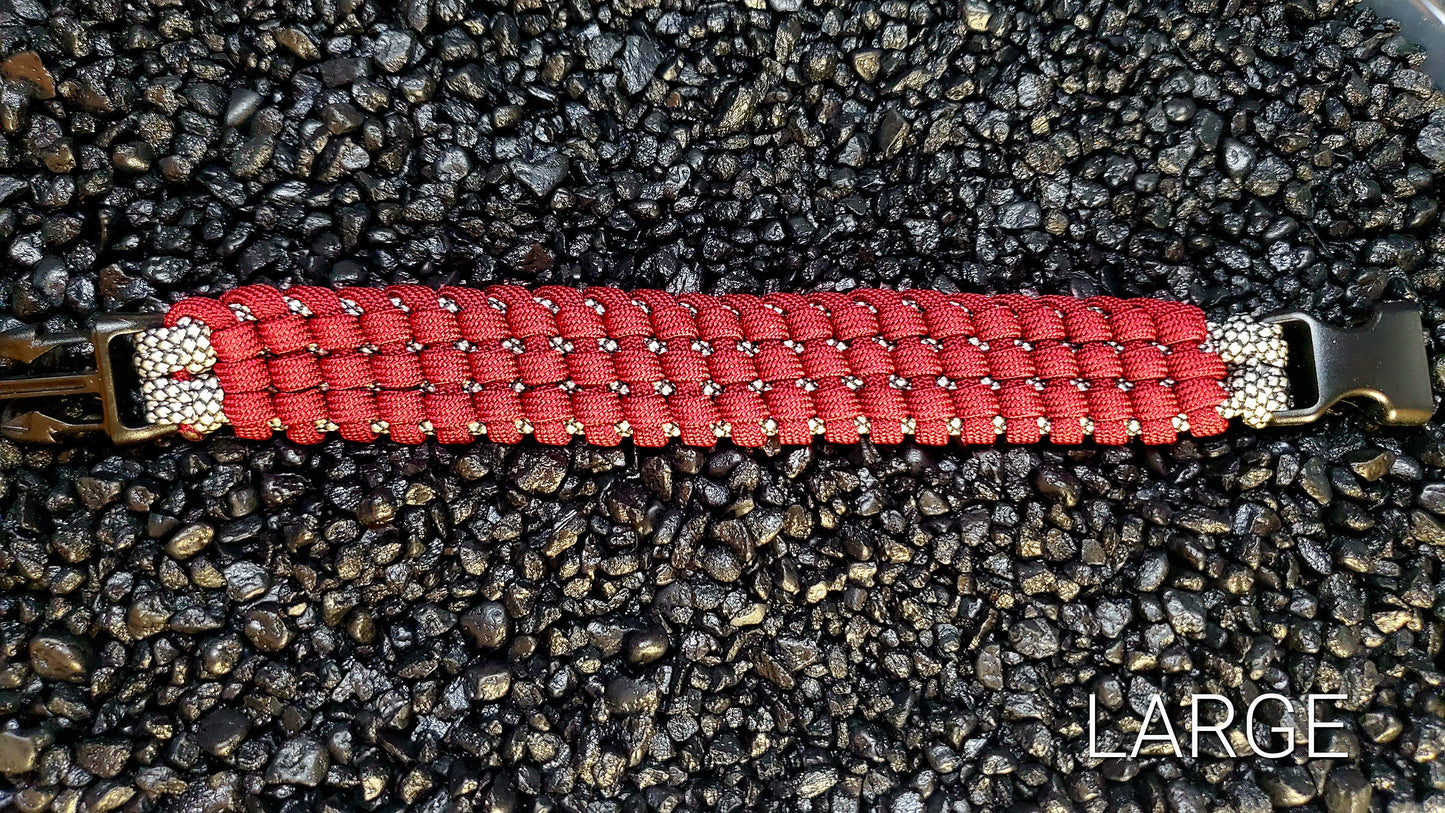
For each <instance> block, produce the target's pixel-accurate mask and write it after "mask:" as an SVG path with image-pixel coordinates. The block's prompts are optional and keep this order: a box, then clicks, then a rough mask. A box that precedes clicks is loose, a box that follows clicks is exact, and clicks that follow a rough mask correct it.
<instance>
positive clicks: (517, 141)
mask: <svg viewBox="0 0 1445 813" xmlns="http://www.w3.org/2000/svg"><path fill="white" fill-rule="evenodd" d="M0 53H3V54H5V55H6V56H5V57H4V60H3V62H0V75H3V80H4V85H3V87H0V252H3V257H4V265H3V267H0V328H4V327H7V326H9V324H10V319H11V318H12V317H15V318H19V319H23V320H26V321H30V322H36V323H41V324H44V325H45V326H47V327H49V328H51V329H67V328H71V327H74V326H76V325H78V324H80V323H81V322H83V321H84V320H86V319H88V318H90V317H92V316H93V315H95V314H96V313H98V312H102V311H127V310H159V309H161V308H163V307H164V306H165V305H166V304H168V303H170V302H172V301H174V300H176V299H177V298H179V297H181V296H183V295H185V294H188V293H198V292H209V291H219V290H223V289H226V288H230V287H233V286H235V285H238V284H243V283H247V282H268V283H311V284H322V285H326V284H332V285H341V284H365V285H376V284H383V283H387V282H394V281H395V282H402V281H405V282H422V283H427V284H440V283H447V282H451V283H464V284H474V285H483V284H487V283H492V282H500V281H510V282H519V283H525V284H547V283H563V284H579V283H607V284H615V285H622V286H653V287H662V288H667V289H669V290H673V291H682V290H693V289H703V290H707V291H711V292H728V291H753V292H761V291H769V290H780V289H800V288H823V289H836V290H846V289H850V288H854V287H857V286H862V285H887V286H931V287H937V288H940V289H944V290H970V291H995V292H1004V291H1035V292H1040V293H1074V294H1096V293H1103V294H1114V295H1121V296H1124V295H1150V296H1164V297H1169V298H1175V299H1186V300H1189V301H1192V302H1195V303H1198V304H1200V305H1201V306H1203V307H1205V308H1206V309H1207V310H1209V311H1210V312H1211V313H1212V314H1215V315H1223V314H1226V313H1231V312H1243V313H1259V312H1264V311H1267V310H1271V309H1274V308H1279V307H1294V308H1305V309H1308V310H1310V311H1312V312H1314V313H1316V314H1317V315H1319V316H1321V317H1323V318H1326V319H1330V320H1334V321H1337V322H1343V321H1347V320H1350V319H1354V318H1359V317H1361V316H1362V315H1363V314H1365V313H1366V312H1367V311H1368V310H1369V308H1370V307H1371V306H1372V305H1373V304H1374V303H1376V302H1378V301H1381V300H1383V299H1395V298H1402V297H1403V298H1413V299H1418V300H1420V301H1421V302H1422V303H1423V304H1424V305H1425V315H1426V322H1427V325H1428V326H1429V331H1430V338H1431V341H1432V344H1438V343H1439V341H1440V340H1441V339H1442V338H1445V332H1442V328H1441V314H1442V311H1441V300H1440V291H1441V286H1442V284H1445V254H1442V249H1445V232H1442V229H1441V227H1440V224H1439V198H1440V190H1439V186H1438V184H1439V180H1438V179H1439V178H1440V177H1442V176H1441V175H1440V171H1441V170H1442V168H1445V113H1442V112H1441V98H1440V95H1439V93H1438V92H1437V91H1436V90H1435V89H1433V88H1431V87H1430V86H1429V84H1428V82H1426V81H1425V80H1424V78H1423V75H1422V74H1420V73H1419V72H1418V71H1417V70H1416V68H1417V67H1418V65H1419V63H1420V58H1421V53H1420V51H1418V49H1415V48H1413V47H1412V46H1410V45H1409V44H1408V43H1407V42H1406V41H1404V40H1403V39H1401V38H1400V37H1398V36H1396V28H1395V27H1394V26H1393V25H1392V24H1390V23H1387V22H1382V21H1380V20H1378V19H1376V18H1374V17H1373V16H1372V15H1371V14H1370V13H1369V12H1366V11H1363V10H1361V9H1360V8H1358V7H1356V6H1354V5H1351V4H1349V3H1345V2H1333V0H1290V2H1285V3H1271V4H1240V3H1228V4H1226V3H1218V2H1214V0H1177V2H1164V3H1160V4H1141V3H1134V4H1122V5H1121V4H1106V5H1099V4H1088V3H1082V2H1078V0H1056V2H1051V3H1042V2H1036V3H1005V2H1001V1H1000V0H967V2H965V3H962V4H961V7H959V6H958V5H953V6H950V5H948V4H938V3H922V2H912V3H910V2H885V3H875V2H853V1H852V0H818V1H817V2H799V0H767V2H762V1H761V0H758V1H757V2H753V0H749V2H745V3H723V4H716V3H714V4H705V3H698V2H692V0H680V2H669V3H658V2H653V1H652V0H610V1H609V2H606V3H603V4H600V5H588V4H576V3H559V2H551V0H540V2H528V3H521V2H517V3H503V4H465V3H458V2H453V1H452V0H404V2H401V3H396V4H391V3H381V2H376V0H348V1H347V2H331V0H316V1H315V2H312V0H276V1H275V2H266V3H234V2H228V0H220V1H219V2H217V3H213V4H207V5H206V6H205V7H204V9H202V7H200V6H194V5H192V4H176V3H145V2H134V3H120V2H111V1H110V0H63V1H62V2H55V1H54V0H14V2H10V3H7V4H0ZM0 372H3V371H0ZM1434 374H1435V376H1436V379H1437V384H1440V383H1445V364H1440V363H1437V364H1436V366H1435V368H1434ZM47 406H50V407H55V406H56V405H54V404H48V405H47ZM1442 467H1445V442H1442V428H1441V426H1440V425H1439V424H1432V425H1431V426H1429V427H1426V428H1424V429H1421V430H1379V429H1378V427H1375V426H1373V425H1372V423H1371V421H1370V419H1369V417H1368V415H1365V414H1361V413H1354V414H1346V415H1342V416H1337V417H1332V418H1330V419H1329V420H1327V421H1325V422H1324V423H1323V424H1321V425H1319V426H1317V427H1314V428H1309V429H1299V430H1288V431H1284V430H1278V431H1267V432H1253V431H1249V430H1247V429H1244V428H1243V427H1238V428H1236V429H1234V430H1233V431H1231V433H1230V434H1229V435H1227V436H1225V437H1222V438H1217V439H1212V440H1208V441H1202V442H1185V443H1182V444H1179V445H1178V446H1175V447H1172V448H1168V449H1144V448H1142V447H1128V448H1123V449H1098V448H1092V447H1086V448H1079V449H1060V448H1050V447H1044V446H1040V447H1031V448H1010V447H1006V446H999V447H995V448H984V449H964V448H957V447H951V448H942V449H940V448H920V447H916V446H912V445H905V446H902V447H898V448H882V447H874V446H872V445H868V444H864V445H862V446H859V447H854V448H846V447H837V446H831V445H828V444H824V443H819V444H817V445H816V446H814V447H810V448H805V449H787V450H778V449H763V450H756V451H746V452H742V451H739V450H736V449H733V448H731V447H729V446H726V445H724V446H720V447H719V448H717V449H713V450H695V449H685V448H680V447H674V448H669V449H664V450H641V449H635V448H631V447H624V448H621V449H614V450H603V449H591V448H586V447H581V446H577V447H573V448H569V449H565V450H556V449H540V448H537V447H535V446H529V445H523V446H519V447H514V448H507V447H497V446H492V445H488V444H485V443H483V444H477V445H475V446H472V447H469V448H444V447H439V446H435V445H427V446H422V447H419V448H404V447H400V446H394V445H390V444H386V443H380V444H376V445H372V446H365V447H363V446H357V445H350V444H347V443H344V442H341V441H338V440H332V441H328V442H326V443H324V444H322V445H320V446H316V447H311V448H302V447H296V446H293V445H290V444H287V443H285V442H284V441H280V440H277V441H272V442H267V443H248V442H238V441H235V440H232V439H228V438H226V437H224V436H220V437H216V438H213V439H211V440H209V441H207V442H204V443H198V444H193V443H188V442H184V441H180V440H178V439H170V440H166V441H163V442H160V443H156V444H151V445H146V446H141V447H137V448H133V449H126V450H117V449H114V448H113V447H110V446H109V445H107V444H106V443H104V442H101V441H97V440H96V439H93V438H84V439H79V440H75V441H73V442H71V443H68V444H66V445H63V446H60V447H57V448H22V447H20V446H17V445H15V444H12V443H9V442H6V441H0V642H3V647H0V721H3V722H0V773H4V774H5V776H6V783H4V784H0V808H7V809H8V808H14V809H19V810H37V811H38V810H44V809H55V810H93V811H98V810H109V809H135V810H153V809H185V810H210V811H226V810H285V811H292V810H296V811H299V810H354V809H363V810H388V811H390V810H399V809H404V808H420V809H425V810H447V809H457V810H486V811H509V810H537V811H562V810H567V811H573V810H585V811H596V813H604V812H605V811H622V810H625V811H633V810H734V811H735V810H750V809H775V810H801V811H840V812H841V811H853V810H858V809H863V810H875V809H876V810H887V811H964V810H971V811H978V810H998V811H1006V810H1048V811H1064V810H1079V811H1121V812H1125V813H1132V812H1133V811H1139V812H1140V813H1143V811H1150V812H1151V813H1152V811H1164V810H1170V811H1206V810H1209V811H1224V810H1231V811H1236V813H1244V811H1264V810H1269V809H1271V808H1272V807H1288V806H1293V805H1298V807H1297V808H1296V809H1302V810H1319V811H1340V812H1343V811H1348V812H1349V813H1363V811H1366V810H1380V811H1391V813H1417V812H1423V811H1429V810H1437V809H1439V808H1440V807H1441V805H1442V803H1445V802H1442V799H1445V797H1442V794H1445V760H1441V759H1440V753H1441V750H1442V748H1445V744H1442V743H1445V734H1442V732H1445V704H1442V703H1441V701H1440V691H1439V686H1440V684H1441V682H1442V673H1441V671H1440V669H1439V666H1438V664H1439V663H1440V662H1441V653H1440V647H1441V640H1442V638H1445V634H1442V630H1445V619H1442V612H1441V603H1440V599H1439V584H1440V583H1441V559H1442V551H1445V519H1442V516H1445V486H1442V482H1445V477H1442ZM1160 692H1162V693H1163V694H1164V696H1165V697H1166V704H1167V705H1168V707H1169V708H1170V709H1171V711H1172V712H1173V713H1175V714H1176V716H1175V718H1174V719H1175V720H1176V725H1177V726H1178V727H1179V729H1180V730H1181V731H1182V730H1183V728H1182V725H1183V723H1184V722H1187V711H1184V710H1183V709H1184V706H1183V705H1182V704H1183V703H1184V702H1185V701H1186V700H1187V698H1188V697H1189V696H1190V695H1192V694H1195V693H1215V694H1222V695H1224V696H1226V697H1228V698H1231V699H1232V700H1234V702H1235V703H1236V704H1237V706H1238V707H1239V708H1240V710H1241V713H1242V709H1243V707H1244V705H1245V704H1246V703H1247V702H1248V700H1249V699H1250V698H1252V697H1254V696H1256V695H1257V694H1259V693H1261V692H1281V693H1284V694H1288V695H1291V696H1298V695H1303V694H1306V693H1309V692H1338V693H1342V694H1345V695H1346V699H1345V700H1343V701H1340V702H1338V703H1335V704H1332V705H1331V708H1330V710H1329V711H1328V712H1327V713H1326V715H1325V716H1326V717H1327V718H1328V719H1331V720H1338V721H1340V722H1342V723H1343V724H1344V728H1343V729H1339V730H1331V731H1328V732H1323V733H1322V734H1321V736H1322V737H1323V742H1325V743H1326V744H1327V747H1328V748H1329V749H1331V750H1342V751H1347V752H1349V753H1351V754H1352V755H1354V756H1352V757H1350V758H1346V759H1338V760H1333V761H1330V760H1308V759H1306V758H1304V756H1303V751H1302V750H1301V751H1300V752H1299V756H1298V757H1297V758H1295V759H1287V760H1279V761H1273V760H1266V759H1262V758H1256V757H1250V756H1244V757H1241V758H1239V759H1226V758H1220V757H1205V758H1202V759H1199V760H1193V759H1184V760H1179V759H1174V758H1173V757H1170V756H1159V755H1154V756H1146V757H1143V758H1140V759H1138V760H1108V761H1103V762H1101V761H1099V760H1097V759H1091V758H1089V757H1088V756H1087V735H1086V732H1087V730H1088V729H1087V722H1088V720H1087V714H1088V707H1089V697H1090V696H1091V695H1092V696H1094V697H1096V698H1097V702H1098V708H1099V713H1100V714H1101V716H1102V719H1101V720H1100V726H1099V727H1100V729H1101V730H1102V731H1104V732H1106V739H1107V737H1110V736H1116V735H1118V734H1119V733H1120V732H1131V731H1132V730H1133V728H1131V727H1130V726H1131V725H1133V724H1135V723H1137V720H1138V719H1139V717H1140V716H1141V715H1142V714H1143V712H1144V710H1145V709H1146V708H1147V706H1148V702H1149V698H1150V697H1152V696H1153V695H1154V694H1156V693H1160ZM1295 719H1296V720H1298V719H1301V717H1300V715H1296V717H1295ZM1270 723H1271V724H1273V723H1274V720H1273V719H1271V720H1270ZM1185 739H1186V740H1187V737H1186V738H1185ZM1232 741H1233V742H1235V743H1236V744H1238V743H1239V741H1240V740H1239V738H1235V740H1232ZM1106 746H1107V747H1117V746H1120V742H1118V741H1115V742H1110V743H1106ZM1124 747H1127V744H1125V746H1124Z"/></svg>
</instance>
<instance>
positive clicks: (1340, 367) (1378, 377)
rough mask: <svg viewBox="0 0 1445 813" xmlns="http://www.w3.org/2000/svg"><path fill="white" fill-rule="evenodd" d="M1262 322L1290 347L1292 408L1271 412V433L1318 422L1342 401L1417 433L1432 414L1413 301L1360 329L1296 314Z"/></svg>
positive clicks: (1385, 308) (1378, 313)
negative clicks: (1367, 407)
mask: <svg viewBox="0 0 1445 813" xmlns="http://www.w3.org/2000/svg"><path fill="white" fill-rule="evenodd" d="M1261 321H1263V322H1265V323H1273V324H1278V325H1281V326H1282V327H1283V328H1284V333H1285V340H1286V342H1287V343H1288V344H1289V366H1288V368H1287V369H1288V373H1289V380H1290V395H1291V398H1292V401H1293V404H1294V405H1293V406H1292V407H1291V408H1289V409H1286V410H1281V411H1279V412H1276V413H1274V416H1273V418H1272V419H1271V421H1270V423H1271V425H1274V426H1298V425H1300V424H1306V423H1312V422H1314V421H1316V420H1319V419H1320V417H1322V416H1323V415H1324V414H1325V413H1327V412H1329V411H1330V410H1331V409H1332V408H1333V407H1334V406H1335V405H1336V404H1338V403H1339V402H1340V401H1342V400H1344V399H1347V398H1357V397H1363V398H1367V399H1369V400H1371V401H1374V402H1375V405H1376V406H1377V407H1379V410H1378V411H1379V413H1380V422H1381V423H1383V424H1385V425H1387V426H1419V425H1421V424H1425V423H1429V421H1430V417H1431V415H1433V414H1434V412H1435V401H1434V397H1433V395H1432V393H1431V390H1430V367H1429V361H1428V360H1427V358H1426V355H1425V329H1424V327H1423V324H1422V322H1421V320H1420V307H1419V306H1418V305H1416V304H1415V303H1413V302H1388V303H1385V304H1382V305H1380V306H1378V307H1377V308H1376V309H1375V312H1374V314H1373V315H1372V316H1371V317H1370V321H1369V322H1366V323H1365V324H1364V325H1363V326H1361V327H1358V328H1353V329H1349V328H1338V327H1335V326H1333V325H1329V324H1325V323H1324V322H1321V321H1320V320H1318V319H1316V318H1315V317H1313V316H1311V315H1309V314H1307V313H1302V312H1290V313H1279V314H1274V315H1272V316H1267V317H1265V318H1264V319H1262V320H1261Z"/></svg>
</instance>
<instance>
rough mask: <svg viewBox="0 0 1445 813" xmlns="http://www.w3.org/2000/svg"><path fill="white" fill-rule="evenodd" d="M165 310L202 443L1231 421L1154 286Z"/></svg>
mask: <svg viewBox="0 0 1445 813" xmlns="http://www.w3.org/2000/svg"><path fill="white" fill-rule="evenodd" d="M165 324H166V327H165V328H162V329H160V330H157V331H153V332H152V333H151V334H149V335H148V336H146V337H144V338H143V339H142V341H140V342H139V343H138V351H137V357H138V363H139V366H140V368H141V370H142V374H143V375H144V376H146V381H145V383H146V397H147V402H148V404H149V406H150V408H151V412H152V414H151V416H150V417H151V420H153V421H165V422H171V423H177V424H180V425H181V428H182V430H183V431H185V432H187V433H188V434H191V435H197V434H200V433H204V432H207V431H210V430H212V429H215V428H217V427H219V426H220V425H221V424H223V423H229V424H230V425H231V426H232V427H233V429H234V431H235V433H236V435H237V436H239V437H243V438H253V439H255V438H266V437H269V436H270V435H271V434H272V432H273V431H276V430H282V431H284V432H285V433H286V436H287V437H288V438H290V439H292V440H294V441H297V442H302V443H315V442H318V441H320V440H321V439H322V438H323V437H324V436H325V434H326V433H327V432H328V431H334V432H337V433H338V434H340V435H341V436H342V437H344V438H346V439H349V440H355V441H372V440H375V439H376V438H377V436H378V435H379V434H381V433H383V432H384V433H388V434H390V436H391V437H392V438H393V439H394V440H397V441H399V442H402V443H420V442H422V441H423V440H425V439H426V437H427V436H428V435H433V436H435V437H436V438H437V439H438V440H440V441H442V442H445V443H466V442H471V441H473V440H474V439H476V438H478V437H479V436H485V437H486V438H488V439H490V440H493V441H497V442H502V443H516V442H517V441H519V440H521V439H522V438H523V436H524V435H526V434H531V435H533V436H535V437H536V439H537V440H538V441H539V442H541V443H547V444H565V443H567V442H569V441H570V440H571V439H572V438H573V437H574V436H578V435H580V436H582V437H585V438H586V440H587V441H588V442H590V443H594V444H598V445H603V446H614V445H617V444H618V443H620V442H621V441H622V440H623V439H624V438H627V437H630V438H631V439H632V441H633V442H634V443H636V444H638V445H641V446H661V445H664V444H666V443H667V442H668V440H669V439H670V438H673V437H676V438H680V439H681V441H682V442H684V443H687V444H692V445H711V444H713V443H715V442H716V441H717V440H718V439H719V438H722V437H728V438H731V439H732V441H733V442H734V443H736V444H738V445H741V446H760V445H762V444H764V443H766V442H767V439H768V437H769V436H776V437H777V438H778V440H779V441H780V442H782V443H786V444H800V443H808V442H810V441H811V440H812V439H813V437H814V436H815V435H822V436H823V437H824V438H826V439H827V440H830V441H834V442H839V443H855V442H857V441H858V440H859V437H860V435H863V434H866V435H868V436H869V437H870V438H871V439H872V440H873V441H874V442H878V443H899V442H901V441H902V440H903V439H904V436H905V435H906V434H912V435H913V436H914V437H915V438H916V439H917V440H918V441H919V442H921V443H926V444H942V443H946V442H948V440H949V439H950V437H958V438H961V439H962V440H963V441H965V442H968V443H991V442H993V441H994V440H995V439H996V438H998V437H1002V438H1004V439H1006V440H1007V441H1009V442H1014V443H1033V442H1037V441H1039V440H1041V439H1042V438H1044V437H1045V436H1047V437H1048V439H1050V440H1051V441H1053V442H1055V443H1079V442H1081V441H1083V440H1084V439H1085V437H1086V436H1092V437H1093V439H1094V440H1095V441H1097V442H1099V443H1105V444H1119V443H1125V442H1127V441H1128V440H1129V439H1130V438H1131V437H1136V436H1137V437H1138V438H1140V439H1141V440H1143V441H1144V442H1145V443H1155V444H1157V443H1170V442H1172V441H1174V440H1175V439H1176V436H1177V434H1178V433H1179V432H1181V431H1185V432H1188V433H1190V434H1192V435H1195V436H1207V435H1214V434H1217V433H1219V432H1221V431H1223V430H1224V428H1225V426H1226V424H1227V417H1228V416H1229V415H1230V414H1231V412H1230V409H1229V408H1228V402H1231V393H1230V391H1229V389H1228V388H1227V387H1226V380H1227V379H1228V377H1229V376H1230V375H1231V370H1230V369H1229V365H1227V364H1226V358H1225V356H1224V355H1222V354H1221V352H1220V351H1217V350H1215V349H1213V348H1212V347H1211V344H1210V341H1211V325H1209V324H1208V323H1207V322H1206V320H1205V317H1204V314H1203V313H1202V312H1201V311H1200V310H1199V309H1198V308H1195V307H1193V306H1190V305H1185V304H1180V303H1176V302H1165V301H1161V300H1154V299H1116V298H1111V297H1092V298H1088V299H1075V298H1069V297H1059V296H1045V297H1032V296H1025V295H1020V294H1007V295H1001V296H984V295H979V294H944V293H940V292H937V291H921V290H917V291H891V290H881V289H868V290H857V291H852V292H850V293H847V294H840V293H810V294H795V293H775V294H769V295H767V296H749V295H742V294H729V295H723V296H707V295H703V294H683V295H681V296H674V295H671V294H667V293H664V292H662V291H656V290H637V291H623V290H619V289H616V288H605V287H594V288H581V289H577V288H567V287H561V286H547V287H542V288H538V289H535V290H528V289H525V288H521V287H517V286H512V285H494V286H491V287H488V288H484V289H468V288H456V287H448V288H442V289H441V290H434V289H431V288H427V287H423V286H417V285H394V286H390V287H387V288H384V289H376V288H343V289H340V290H330V289H325V288H315V287H293V288H290V289H286V290H278V289H276V288H271V287H266V286H255V285H253V286H247V287H244V288H239V289H236V290H234V291H230V292H228V293H226V294H224V295H222V296H221V297H219V298H217V299H211V298H192V299H186V300H184V301H182V302H180V303H178V304H176V305H175V306H174V307H173V308H171V310H170V312H169V314H168V315H167V317H166V321H165ZM1214 329H1215V330H1216V331H1218V330H1219V328H1218V326H1214ZM1246 338H1249V337H1246ZM1261 341H1263V340H1261ZM1260 369H1271V368H1264V367H1261V368H1260ZM1255 400H1259V398H1258V397H1256V398H1255ZM1234 401H1235V402H1238V401H1240V399H1238V398H1235V399H1234ZM1243 408H1245V409H1247V405H1245V406H1244V407H1243ZM1234 413H1235V414H1241V406H1240V404H1236V406H1235V407H1234Z"/></svg>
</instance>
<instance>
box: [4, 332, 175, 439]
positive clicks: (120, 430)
mask: <svg viewBox="0 0 1445 813" xmlns="http://www.w3.org/2000/svg"><path fill="white" fill-rule="evenodd" d="M161 321H162V317H161V316H159V315H156V314H143V315H139V314H138V315H121V314H112V315H109V316H102V317H100V318H99V319H97V320H96V323H95V327H94V328H93V329H91V331H90V332H89V333H88V334H86V333H57V334H52V335H48V336H47V335H42V334H39V333H37V332H36V330H35V328H33V327H20V328H15V329H13V330H7V331H3V332H0V358H3V359H10V360H12V361H18V362H20V363H22V364H29V363H31V362H33V361H35V360H36V359H39V358H40V357H42V356H44V355H45V354H47V353H49V352H50V351H52V350H55V349H56V348H59V347H64V346H66V345H72V344H88V345H90V347H91V349H92V351H93V352H94V354H95V369H93V370H87V371H84V372H79V373H60V374H55V375H41V376H30V377H21V378H0V401H13V400H20V399H30V398H66V397H70V396H76V395H96V396H99V398H100V417H99V419H97V420H96V421H95V422H92V423H68V422H66V421H63V420H60V419H59V418H56V417H54V416H51V415H47V414H46V413H44V412H40V411H38V410H32V411H29V412H13V411H6V412H4V413H3V414H0V435H3V436H5V437H7V438H10V439H12V440H20V441H29V442H31V443H54V442H56V439H57V438H56V436H57V435H65V434H74V433H80V432H104V433H106V434H107V435H109V436H110V438H111V440H114V441H115V442H116V443H136V442H139V441H143V440H150V439H152V438H156V437H159V436H161V435H165V434H168V433H170V432H174V431H176V427H175V426H172V425H170V424H141V425H133V424H132V423H131V422H129V421H128V420H127V419H126V418H125V411H124V409H123V407H122V404H121V401H120V398H119V397H118V396H117V381H116V378H117V373H122V372H124V371H125V370H126V368H124V367H122V366H120V365H117V364H116V363H115V360H114V359H113V358H112V355H111V354H112V347H111V344H112V342H113V341H114V340H115V339H116V338H118V337H120V336H128V335H133V334H136V333H140V332H141V331H143V330H148V329H150V328H154V327H158V326H160V324H161ZM130 372H132V373H133V372H134V371H130Z"/></svg>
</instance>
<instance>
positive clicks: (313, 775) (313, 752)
mask: <svg viewBox="0 0 1445 813" xmlns="http://www.w3.org/2000/svg"><path fill="white" fill-rule="evenodd" d="M330 767H331V758H330V757H329V756H328V755H327V753H326V749H325V748H322V747H321V743H319V742H317V741H315V740H313V739H310V738H309V737H297V738H295V739H291V740H287V741H286V742H285V743H283V744H282V745H281V747H280V748H279V749H277V751H276V755H275V756H273V757H271V762H270V763H269V764H268V765H267V766H266V781H267V782H269V783H270V784H273V785H302V786H304V787H308V788H314V787H316V786H317V785H320V784H321V781H322V780H323V779H325V778H326V771H327V769H328V768H330Z"/></svg>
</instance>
